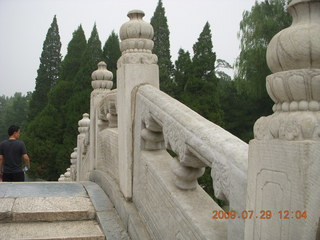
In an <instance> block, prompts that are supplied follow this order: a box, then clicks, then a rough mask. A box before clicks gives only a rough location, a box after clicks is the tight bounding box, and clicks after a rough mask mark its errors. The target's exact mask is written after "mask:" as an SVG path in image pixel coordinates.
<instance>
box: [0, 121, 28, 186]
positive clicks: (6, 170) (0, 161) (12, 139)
mask: <svg viewBox="0 0 320 240" xmlns="http://www.w3.org/2000/svg"><path fill="white" fill-rule="evenodd" d="M8 135H9V139H8V140H5V141H3V142H1V143H0V173H1V172H3V176H2V181H3V182H23V181H24V172H23V170H22V159H23V160H24V163H25V166H26V167H27V168H30V160H29V156H28V154H27V150H26V146H25V144H24V142H22V141H20V140H18V139H19V138H20V127H18V126H15V125H12V126H10V127H9V129H8Z"/></svg>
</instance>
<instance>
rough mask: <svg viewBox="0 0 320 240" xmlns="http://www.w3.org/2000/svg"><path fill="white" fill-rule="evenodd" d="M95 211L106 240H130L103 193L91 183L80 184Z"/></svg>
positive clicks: (97, 186)
mask: <svg viewBox="0 0 320 240" xmlns="http://www.w3.org/2000/svg"><path fill="white" fill-rule="evenodd" d="M82 184H83V185H84V187H85V188H86V190H87V192H88V194H89V196H90V199H91V201H92V203H93V206H94V208H95V210H96V211H97V220H98V222H99V223H100V226H101V229H102V231H103V233H104V234H105V236H106V238H107V239H108V240H130V237H129V236H128V233H127V231H126V228H125V227H124V225H123V222H122V221H121V219H120V217H119V215H118V213H117V211H116V209H115V207H114V205H113V204H112V202H111V201H110V199H109V197H108V196H107V195H106V194H105V192H104V191H103V190H102V189H101V188H100V187H99V185H97V184H96V183H93V182H82Z"/></svg>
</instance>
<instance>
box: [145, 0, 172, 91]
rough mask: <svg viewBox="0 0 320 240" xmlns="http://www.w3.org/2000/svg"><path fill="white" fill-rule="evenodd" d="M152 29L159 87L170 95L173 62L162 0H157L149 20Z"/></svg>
mask: <svg viewBox="0 0 320 240" xmlns="http://www.w3.org/2000/svg"><path fill="white" fill-rule="evenodd" d="M150 23H151V25H152V26H153V29H154V36H153V41H154V49H153V52H154V54H156V55H157V56H158V65H159V70H160V89H161V90H163V91H164V92H166V93H169V94H171V95H172V88H173V87H174V85H173V81H172V77H173V64H172V62H171V55H170V40H169V35H170V31H169V27H168V24H167V17H166V16H165V9H164V7H163V4H162V0H159V1H158V5H157V8H156V10H155V12H154V14H153V17H152V18H151V21H150Z"/></svg>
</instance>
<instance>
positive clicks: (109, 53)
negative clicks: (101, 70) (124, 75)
mask: <svg viewBox="0 0 320 240" xmlns="http://www.w3.org/2000/svg"><path fill="white" fill-rule="evenodd" d="M120 56H121V51H120V46H119V37H118V35H117V34H116V33H115V32H114V31H112V33H111V35H110V36H109V37H108V39H107V41H106V43H105V44H104V47H103V57H104V61H105V63H106V64H107V68H108V70H109V71H111V72H112V74H113V88H117V76H116V74H117V61H118V59H119V58H120Z"/></svg>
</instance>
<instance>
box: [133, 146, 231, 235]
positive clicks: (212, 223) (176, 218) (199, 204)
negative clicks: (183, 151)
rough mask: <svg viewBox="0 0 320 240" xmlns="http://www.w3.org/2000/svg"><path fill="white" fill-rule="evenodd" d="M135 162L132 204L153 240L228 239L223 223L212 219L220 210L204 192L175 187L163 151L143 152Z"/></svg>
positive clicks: (170, 159)
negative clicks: (213, 212)
mask: <svg viewBox="0 0 320 240" xmlns="http://www.w3.org/2000/svg"><path fill="white" fill-rule="evenodd" d="M135 160H136V161H135V166H134V170H135V172H134V176H135V177H134V191H133V202H134V203H135V205H136V206H137V209H138V211H139V215H140V216H142V219H143V222H144V224H146V226H147V229H148V231H149V233H150V235H151V238H152V239H185V240H187V239H190V240H196V239H202V240H204V239H206V240H211V239H216V240H223V239H226V238H227V224H226V220H224V219H212V218H211V217H212V211H214V210H218V211H219V210H221V208H220V207H219V206H218V205H217V204H216V203H215V202H214V201H213V200H212V199H211V198H210V197H209V196H208V195H207V194H206V193H205V192H204V191H203V189H202V188H201V187H200V186H199V185H198V186H197V188H196V189H194V190H192V191H184V190H181V189H179V188H177V187H176V186H175V184H174V181H173V178H174V175H173V174H172V172H171V170H170V168H169V166H170V161H172V158H171V156H170V155H169V154H168V153H167V152H166V151H163V150H159V151H143V152H142V153H141V158H140V159H135Z"/></svg>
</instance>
